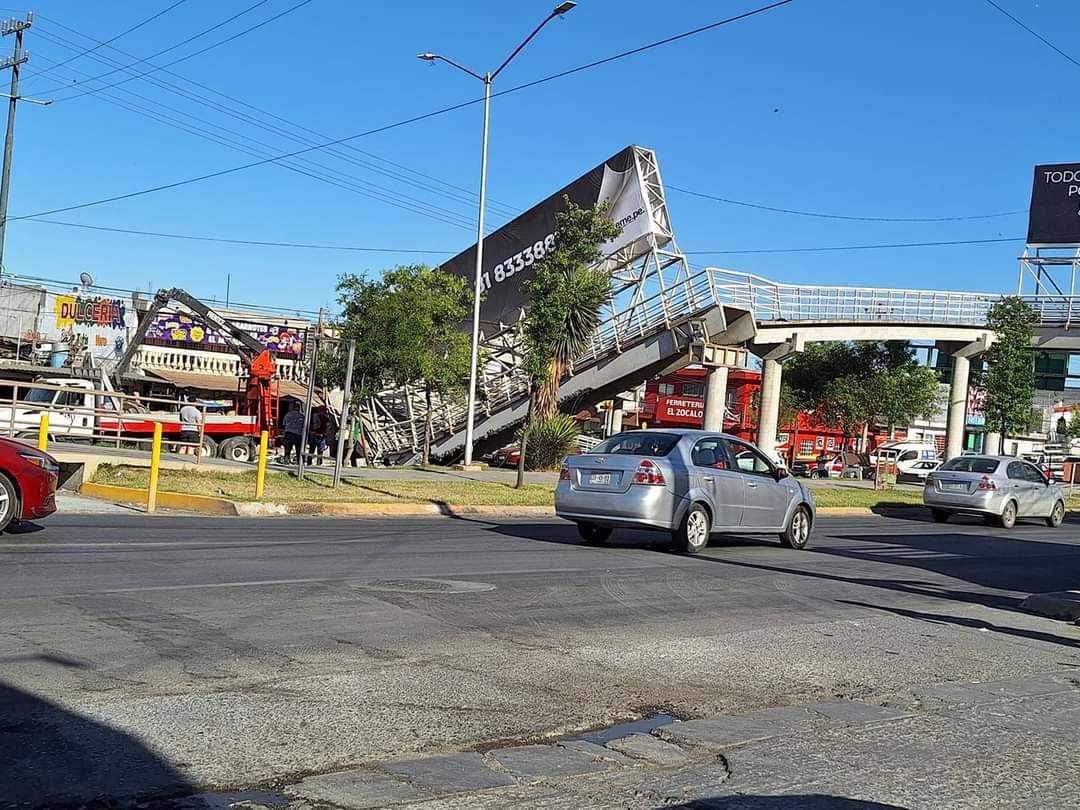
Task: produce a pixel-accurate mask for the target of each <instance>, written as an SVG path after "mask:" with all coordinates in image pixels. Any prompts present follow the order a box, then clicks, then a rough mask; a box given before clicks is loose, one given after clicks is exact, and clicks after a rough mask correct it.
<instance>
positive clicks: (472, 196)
mask: <svg viewBox="0 0 1080 810" xmlns="http://www.w3.org/2000/svg"><path fill="white" fill-rule="evenodd" d="M38 17H39V18H40V19H43V20H46V21H48V22H49V23H50V24H52V25H56V26H58V27H60V28H63V29H65V30H67V31H70V32H71V33H73V34H75V35H77V36H80V37H84V38H86V39H90V40H91V41H96V40H94V38H93V37H90V36H89V35H87V34H84V33H82V32H80V31H77V30H76V29H74V28H72V27H70V26H68V25H64V24H63V23H62V22H60V21H58V20H53V19H50V18H48V17H44V16H42V15H38ZM53 36H54V37H55V36H56V35H55V34H54V35H53ZM59 39H60V40H61V41H63V42H68V43H70V40H63V38H62V37H60V38H59ZM110 49H111V50H113V51H116V52H117V53H119V54H121V55H123V56H126V57H128V58H131V59H135V60H136V61H137V62H140V63H143V64H148V65H150V66H151V67H155V66H154V65H152V64H151V63H150V62H147V61H146V60H145V59H139V58H138V57H136V56H135V55H134V54H131V53H129V52H128V51H125V50H123V49H121V48H117V47H113V46H110ZM98 59H99V61H101V60H100V57H98ZM103 64H113V65H116V64H117V63H116V62H114V61H112V60H110V61H109V62H103ZM161 72H163V73H167V74H169V75H170V76H173V77H175V78H177V79H180V80H181V81H183V82H184V83H185V84H189V85H192V86H194V87H197V88H199V89H201V90H206V91H207V92H209V93H213V94H214V95H216V96H220V97H221V98H223V99H225V100H227V101H230V102H233V103H234V104H237V105H240V106H241V107H246V108H247V109H249V110H254V111H255V112H257V113H260V114H262V115H264V116H267V117H268V118H272V119H274V120H276V121H280V122H282V123H283V124H287V125H288V126H290V127H293V128H295V129H298V130H301V131H304V132H307V133H309V134H311V135H315V136H317V137H319V138H322V139H326V140H328V139H330V138H331V137H332V136H330V135H327V134H325V133H322V132H319V131H317V130H314V129H311V128H310V127H307V126H304V125H303V124H299V123H297V122H295V121H291V120H289V119H288V118H283V117H282V116H280V115H277V114H276V113H273V112H270V111H269V110H265V109H263V108H261V107H257V106H255V105H253V104H250V103H248V102H246V101H244V100H243V99H239V98H237V97H235V96H231V95H229V94H228V93H223V92H221V91H220V90H217V89H215V88H213V87H210V86H209V85H206V84H203V83H201V82H198V81H196V80H195V79H192V78H189V77H186V76H183V75H181V74H179V73H177V72H175V71H172V70H168V69H167V68H163V69H162V71H161ZM145 76H146V74H142V76H140V77H139V78H143V79H144V80H145V81H147V82H149V83H152V84H155V85H157V86H158V87H162V88H164V89H167V90H169V91H171V92H173V93H176V94H178V95H182V96H183V97H185V98H188V99H190V100H191V101H194V102H195V103H198V104H203V105H206V106H210V107H212V108H213V109H217V110H220V111H221V112H222V113H224V114H227V115H231V116H232V117H235V118H239V119H241V120H246V121H249V122H251V123H254V124H255V125H256V126H259V127H261V128H262V129H266V130H267V131H272V132H276V133H280V134H282V135H283V136H285V137H288V138H290V139H292V140H297V141H300V142H303V143H306V144H308V145H310V144H311V143H312V141H311V140H310V139H304V138H301V137H298V136H297V135H295V134H293V133H290V132H287V131H286V130H282V129H280V128H279V127H275V126H273V125H268V124H266V123H265V122H261V121H259V120H258V119H255V118H253V117H251V116H249V115H246V114H244V113H240V112H238V111H236V110H231V109H229V108H226V107H223V106H221V105H220V104H217V103H215V102H211V101H210V100H209V99H206V98H205V97H202V96H197V95H195V94H193V93H190V92H188V91H186V90H184V89H183V88H181V87H180V86H178V85H175V84H172V83H170V82H165V81H162V80H161V79H158V78H153V79H145ZM122 92H125V91H122ZM126 92H130V91H126ZM345 148H347V149H349V150H350V151H352V152H356V153H357V154H361V155H365V156H367V157H370V158H372V159H374V160H378V161H381V162H382V163H386V164H387V165H390V166H394V167H397V168H399V169H402V170H404V171H407V172H409V173H410V174H413V175H416V176H418V177H422V178H424V179H427V180H431V181H432V182H435V183H438V184H440V185H442V186H446V187H447V188H450V189H455V190H457V191H460V192H463V193H464V194H466V195H468V200H467V201H468V202H470V203H473V204H475V201H476V199H477V195H476V192H475V191H473V190H472V189H468V188H464V187H462V186H457V185H454V184H453V183H448V182H446V181H445V180H441V179H440V178H438V177H433V176H432V175H429V174H425V173H423V172H420V171H417V170H416V169H413V168H411V167H409V166H405V165H402V164H400V163H395V162H394V161H391V160H387V159H386V158H383V157H381V156H379V155H376V154H375V153H373V152H368V151H365V150H363V149H360V148H359V147H357V146H355V145H354V144H346V145H345ZM333 154H337V155H338V156H339V157H341V158H342V159H344V160H349V161H350V162H354V163H356V165H361V166H364V167H365V168H368V169H370V170H372V171H376V172H378V173H381V174H385V175H387V176H389V177H395V178H396V179H400V180H401V181H402V182H410V181H409V180H407V179H405V178H400V176H399V175H396V174H395V173H393V172H389V171H388V170H386V169H382V168H381V167H373V166H371V165H370V164H367V163H365V162H363V161H357V160H356V159H355V158H352V159H350V158H347V157H345V156H344V155H341V154H340V153H333ZM411 182H412V183H413V184H415V182H416V181H411ZM433 191H434V190H433ZM435 193H442V194H444V195H446V192H438V191H435ZM447 196H449V195H447ZM488 205H489V207H491V206H493V205H497V206H498V207H500V208H503V209H505V214H506V215H509V216H513V215H514V214H516V213H517V209H516V208H515V207H514V206H512V205H509V204H507V203H503V202H498V201H496V200H492V199H491V198H490V197H489V198H488Z"/></svg>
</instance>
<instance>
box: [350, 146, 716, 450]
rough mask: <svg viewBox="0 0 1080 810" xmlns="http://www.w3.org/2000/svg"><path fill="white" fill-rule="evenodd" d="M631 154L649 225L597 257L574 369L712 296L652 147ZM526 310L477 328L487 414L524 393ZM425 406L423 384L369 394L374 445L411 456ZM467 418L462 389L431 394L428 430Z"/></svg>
mask: <svg viewBox="0 0 1080 810" xmlns="http://www.w3.org/2000/svg"><path fill="white" fill-rule="evenodd" d="M634 160H635V162H636V164H637V172H638V176H639V177H641V178H642V183H643V191H644V197H645V201H646V205H647V206H648V208H649V214H650V216H651V218H652V222H653V224H654V228H653V230H652V232H650V233H648V234H646V235H645V236H643V237H641V238H640V239H638V240H636V241H635V242H633V243H631V244H629V245H626V246H625V247H623V248H622V249H620V250H618V251H616V252H615V253H612V254H611V255H609V256H606V257H604V258H603V259H601V260H600V262H598V264H597V266H598V267H600V268H602V269H604V270H605V271H606V272H607V273H608V275H609V277H610V279H611V287H610V291H609V294H608V301H607V304H606V306H605V307H604V310H603V311H602V312H601V320H602V323H601V324H600V327H599V328H598V329H597V331H596V333H595V334H594V335H593V337H592V339H591V340H590V343H589V346H588V348H587V350H586V351H585V352H584V353H583V355H582V357H581V358H579V359H578V360H577V361H575V363H574V364H573V367H572V368H571V373H573V372H574V371H575V370H577V369H578V368H581V367H582V364H583V363H585V364H588V363H591V362H594V361H595V360H597V359H599V357H601V356H604V355H607V354H610V353H612V351H614V352H616V353H617V352H621V351H623V349H624V345H628V344H631V343H634V342H636V341H637V340H638V339H640V337H643V336H645V335H646V334H648V333H650V332H651V331H656V330H657V328H658V327H666V328H670V327H671V326H672V324H673V322H678V321H682V320H685V314H686V311H687V309H688V308H689V309H700V308H702V307H705V306H708V305H709V304H710V303H711V302H712V301H713V299H714V295H712V294H710V291H709V289H708V287H709V285H708V284H707V283H706V284H705V288H703V286H702V279H693V280H692V279H691V269H690V267H689V265H688V263H687V260H686V257H685V256H684V255H683V254H682V252H681V251H680V250H679V247H678V245H677V243H676V241H675V235H674V232H673V230H672V227H671V217H670V214H669V212H668V207H667V199H666V197H665V194H664V185H663V179H662V177H661V174H660V166H659V164H658V163H657V160H656V153H655V152H653V151H651V150H648V149H643V148H640V147H635V149H634ZM699 275H700V274H699ZM524 316H525V311H524V310H520V311H518V313H517V317H516V318H513V319H512V322H509V323H499V324H498V326H497V327H495V328H494V329H492V330H491V331H486V332H481V335H480V348H481V353H482V354H481V356H482V358H483V361H484V362H483V363H482V365H481V368H480V374H479V376H478V380H477V387H478V392H477V408H478V410H479V411H480V412H481V413H482V414H486V415H488V416H490V415H491V414H492V413H494V412H495V411H497V410H500V409H502V408H504V407H506V406H508V405H510V404H511V403H513V402H516V401H517V400H519V399H520V398H521V397H522V396H524V394H525V391H526V387H527V386H526V380H525V376H524V374H523V373H522V372H521V361H522V359H523V358H522V349H521V327H522V324H523V320H524ZM426 410H427V405H426V397H425V396H424V392H423V391H418V390H416V389H415V388H408V387H406V388H388V389H386V390H385V391H381V392H380V393H379V394H378V396H377V397H375V398H373V400H372V401H371V402H370V403H368V405H367V407H366V414H365V422H366V423H368V424H370V425H371V426H372V427H373V428H374V430H373V433H374V436H373V438H374V443H375V444H376V445H377V448H378V450H379V452H380V453H381V454H382V455H383V456H388V457H395V458H396V459H398V460H401V459H403V458H410V457H415V456H416V455H417V454H418V453H419V450H420V447H421V445H422V443H423V425H424V423H425V415H426ZM464 419H465V398H464V396H461V397H460V398H456V399H451V400H447V399H444V398H442V397H439V396H438V395H434V396H433V401H432V429H431V432H432V438H435V437H438V436H444V435H448V434H450V433H453V432H454V431H456V430H458V429H460V427H461V425H463V424H464Z"/></svg>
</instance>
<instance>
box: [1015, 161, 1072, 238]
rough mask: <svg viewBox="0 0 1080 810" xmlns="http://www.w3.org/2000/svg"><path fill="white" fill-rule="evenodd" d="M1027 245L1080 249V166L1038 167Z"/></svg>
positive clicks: (1060, 164) (1036, 168) (1032, 191)
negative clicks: (1079, 247)
mask: <svg viewBox="0 0 1080 810" xmlns="http://www.w3.org/2000/svg"><path fill="white" fill-rule="evenodd" d="M1027 243H1028V244H1029V245H1031V246H1032V247H1073V246H1080V163H1057V164H1052V165H1048V166H1036V167H1035V182H1034V185H1033V186H1032V188H1031V211H1030V214H1029V217H1028V238H1027Z"/></svg>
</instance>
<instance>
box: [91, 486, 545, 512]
mask: <svg viewBox="0 0 1080 810" xmlns="http://www.w3.org/2000/svg"><path fill="white" fill-rule="evenodd" d="M79 493H80V494H81V495H88V496H90V497H93V498H101V499H102V500H106V501H111V502H113V503H124V504H132V505H135V506H143V505H145V504H146V490H144V489H136V488H134V487H119V486H115V485H113V484H83V485H82V486H81V487H80V488H79ZM157 502H158V506H160V507H162V508H165V509H177V510H180V511H184V512H195V513H198V514H203V515H216V516H228V517H279V516H282V515H309V516H321V517H402V518H404V517H430V516H436V515H445V516H451V517H456V516H465V515H477V516H486V517H552V516H553V515H554V514H555V512H554V509H553V508H552V507H550V506H455V505H451V504H441V503H332V502H323V501H294V502H290V503H271V502H260V503H257V502H255V501H232V500H229V499H227V498H212V497H209V496H207V495H185V494H183V493H180V492H162V491H161V490H159V491H158V496H157Z"/></svg>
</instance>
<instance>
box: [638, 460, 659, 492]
mask: <svg viewBox="0 0 1080 810" xmlns="http://www.w3.org/2000/svg"><path fill="white" fill-rule="evenodd" d="M634 483H635V484H646V485H649V486H663V485H664V484H666V483H667V482H666V481H665V480H664V474H663V473H662V472H660V468H659V467H657V466H656V465H655V464H653V463H652V462H651V461H649V460H648V459H645V460H644V461H642V462H641V463H640V464H639V465H638V468H637V472H635V473H634Z"/></svg>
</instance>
